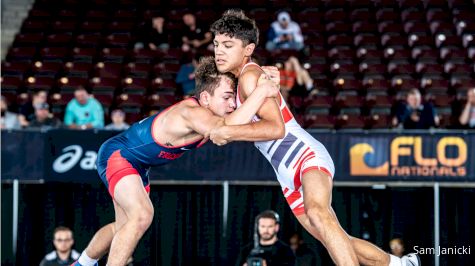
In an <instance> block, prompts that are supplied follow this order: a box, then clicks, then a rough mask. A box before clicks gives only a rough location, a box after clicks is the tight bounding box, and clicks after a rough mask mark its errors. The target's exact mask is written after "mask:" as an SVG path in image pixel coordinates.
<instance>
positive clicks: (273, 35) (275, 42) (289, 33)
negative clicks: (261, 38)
mask: <svg viewBox="0 0 475 266" xmlns="http://www.w3.org/2000/svg"><path fill="white" fill-rule="evenodd" d="M303 48H304V43H303V36H302V31H301V30H300V26H299V24H297V23H296V22H294V21H292V20H291V18H290V15H289V13H287V12H285V11H283V12H280V13H279V14H278V15H277V21H274V22H272V24H271V28H270V30H269V33H268V36H267V43H266V49H267V50H268V51H274V50H275V49H291V50H296V51H300V50H302V49H303Z"/></svg>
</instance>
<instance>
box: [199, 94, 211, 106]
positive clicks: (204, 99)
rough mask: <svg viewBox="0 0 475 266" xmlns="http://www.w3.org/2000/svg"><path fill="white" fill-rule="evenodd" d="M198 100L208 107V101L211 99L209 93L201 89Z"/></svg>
mask: <svg viewBox="0 0 475 266" xmlns="http://www.w3.org/2000/svg"><path fill="white" fill-rule="evenodd" d="M200 100H201V102H202V103H203V104H204V105H205V106H206V107H208V105H209V102H210V101H211V95H210V94H209V92H207V91H202V92H201V93H200Z"/></svg>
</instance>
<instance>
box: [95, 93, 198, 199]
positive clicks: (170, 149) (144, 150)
mask: <svg viewBox="0 0 475 266" xmlns="http://www.w3.org/2000/svg"><path fill="white" fill-rule="evenodd" d="M190 99H192V100H196V102H198V100H197V99H196V98H194V97H191V98H188V99H187V100H190ZM185 101H186V100H185ZM198 104H199V102H198ZM167 110H169V108H168V109H166V110H164V111H162V112H161V113H159V114H156V115H153V116H150V117H148V118H145V119H143V120H142V121H140V122H138V123H135V124H134V125H132V127H130V128H129V129H128V130H126V131H125V132H122V133H121V134H119V135H117V136H114V137H112V138H110V139H109V140H107V141H106V142H104V144H102V146H101V148H100V149H99V153H98V157H97V162H96V166H97V172H98V173H99V175H100V176H101V179H102V181H103V182H104V184H105V185H106V186H107V188H108V190H109V193H110V195H111V196H112V197H114V187H115V185H116V184H117V182H119V180H120V179H121V178H123V177H124V176H127V175H131V174H137V175H140V177H141V178H142V182H143V185H144V187H145V190H146V191H147V192H150V184H149V178H148V169H149V168H150V166H157V165H164V164H167V163H169V162H170V161H173V160H175V159H177V158H179V157H181V156H182V155H183V153H184V152H185V151H188V150H191V149H195V148H198V147H200V146H201V145H203V144H204V143H205V142H206V140H204V139H201V140H198V141H196V142H192V143H187V144H185V145H182V146H166V145H164V144H162V143H160V142H158V140H157V137H156V136H154V135H153V132H152V128H153V124H154V122H155V121H156V120H158V118H159V117H160V115H161V114H163V113H165V112H166V111H167Z"/></svg>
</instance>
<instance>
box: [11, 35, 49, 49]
mask: <svg viewBox="0 0 475 266" xmlns="http://www.w3.org/2000/svg"><path fill="white" fill-rule="evenodd" d="M43 40H44V35H43V33H19V34H18V35H17V36H16V37H15V40H14V41H13V46H14V47H22V46H23V47H35V46H38V45H39V44H41V43H42V42H43Z"/></svg>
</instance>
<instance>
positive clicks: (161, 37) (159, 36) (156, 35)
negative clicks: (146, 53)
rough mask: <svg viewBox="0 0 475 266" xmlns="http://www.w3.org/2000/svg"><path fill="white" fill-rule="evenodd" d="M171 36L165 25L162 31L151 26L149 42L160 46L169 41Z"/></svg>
mask: <svg viewBox="0 0 475 266" xmlns="http://www.w3.org/2000/svg"><path fill="white" fill-rule="evenodd" d="M169 37H170V36H169V34H168V30H167V29H166V28H165V26H163V31H162V32H158V31H157V29H155V28H153V27H151V28H150V30H149V35H148V42H149V43H153V44H155V45H156V46H159V45H160V44H164V43H169V42H170V40H169V39H170V38H169Z"/></svg>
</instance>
